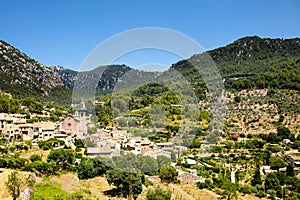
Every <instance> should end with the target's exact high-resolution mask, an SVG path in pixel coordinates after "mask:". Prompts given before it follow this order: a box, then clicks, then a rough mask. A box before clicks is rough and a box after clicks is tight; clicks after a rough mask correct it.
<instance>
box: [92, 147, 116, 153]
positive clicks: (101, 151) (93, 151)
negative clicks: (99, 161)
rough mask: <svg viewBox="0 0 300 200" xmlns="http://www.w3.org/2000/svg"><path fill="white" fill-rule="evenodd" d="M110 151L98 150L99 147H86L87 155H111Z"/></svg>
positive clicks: (105, 149) (106, 149)
mask: <svg viewBox="0 0 300 200" xmlns="http://www.w3.org/2000/svg"><path fill="white" fill-rule="evenodd" d="M111 152H112V151H111V149H109V148H100V147H88V148H87V153H88V154H104V153H111Z"/></svg>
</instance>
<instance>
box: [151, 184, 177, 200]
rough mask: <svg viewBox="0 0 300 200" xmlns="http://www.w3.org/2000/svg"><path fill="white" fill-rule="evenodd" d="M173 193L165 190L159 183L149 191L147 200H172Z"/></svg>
mask: <svg viewBox="0 0 300 200" xmlns="http://www.w3.org/2000/svg"><path fill="white" fill-rule="evenodd" d="M171 196H172V193H171V191H170V190H164V189H162V188H161V187H160V186H159V185H157V186H156V187H155V188H154V189H150V190H149V191H148V192H147V195H146V200H170V199H171Z"/></svg>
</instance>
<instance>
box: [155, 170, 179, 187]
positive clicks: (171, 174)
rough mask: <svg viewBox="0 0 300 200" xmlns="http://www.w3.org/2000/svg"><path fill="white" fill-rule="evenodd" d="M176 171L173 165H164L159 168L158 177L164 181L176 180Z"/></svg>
mask: <svg viewBox="0 0 300 200" xmlns="http://www.w3.org/2000/svg"><path fill="white" fill-rule="evenodd" d="M177 177H178V172H177V171H176V169H175V167H173V166H164V167H162V168H160V170H159V178H160V179H161V180H162V181H165V182H174V183H176V182H178V180H177Z"/></svg>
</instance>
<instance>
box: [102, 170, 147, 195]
mask: <svg viewBox="0 0 300 200" xmlns="http://www.w3.org/2000/svg"><path fill="white" fill-rule="evenodd" d="M107 182H108V183H109V184H110V185H112V184H113V185H114V186H116V191H117V192H118V193H119V194H121V195H122V196H123V197H125V198H126V197H128V198H131V197H133V198H134V199H137V197H138V195H139V194H141V193H142V191H143V184H144V183H145V177H144V175H143V174H142V173H141V172H139V171H132V172H128V171H123V170H121V169H118V168H115V169H112V170H109V171H108V173H107Z"/></svg>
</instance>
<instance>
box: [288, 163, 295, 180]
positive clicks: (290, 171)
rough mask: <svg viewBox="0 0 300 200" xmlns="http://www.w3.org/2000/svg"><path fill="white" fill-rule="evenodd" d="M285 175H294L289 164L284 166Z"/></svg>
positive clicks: (292, 168)
mask: <svg viewBox="0 0 300 200" xmlns="http://www.w3.org/2000/svg"><path fill="white" fill-rule="evenodd" d="M286 175H288V176H292V177H294V176H295V172H294V167H293V165H291V164H288V166H287V167H286Z"/></svg>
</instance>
